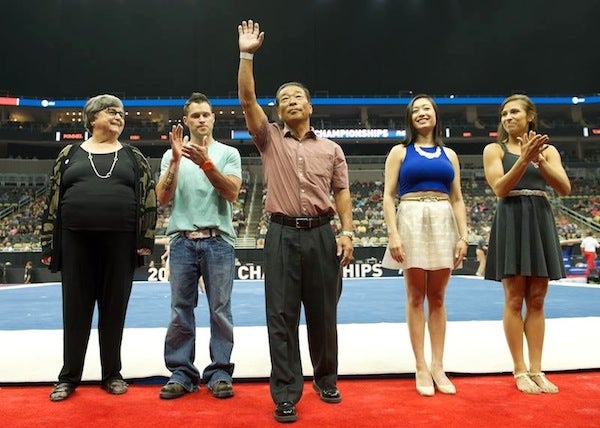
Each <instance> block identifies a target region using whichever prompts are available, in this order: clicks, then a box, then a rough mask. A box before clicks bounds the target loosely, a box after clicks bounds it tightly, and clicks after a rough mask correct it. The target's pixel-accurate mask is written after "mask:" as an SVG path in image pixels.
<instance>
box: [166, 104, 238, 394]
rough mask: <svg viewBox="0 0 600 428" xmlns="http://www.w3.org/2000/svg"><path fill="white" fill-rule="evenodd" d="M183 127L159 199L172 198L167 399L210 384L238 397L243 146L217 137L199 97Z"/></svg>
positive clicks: (176, 133) (186, 110)
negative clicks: (234, 300) (199, 322)
mask: <svg viewBox="0 0 600 428" xmlns="http://www.w3.org/2000/svg"><path fill="white" fill-rule="evenodd" d="M183 114H184V115H183V122H184V123H185V125H186V126H187V127H188V129H189V131H190V136H189V138H188V137H187V136H186V137H183V126H182V125H181V124H179V125H177V126H173V129H172V131H171V132H170V133H169V137H170V141H171V149H170V150H167V152H166V153H165V154H164V155H163V158H162V161H161V176H160V179H159V182H158V185H157V186H156V187H157V189H156V194H157V197H158V201H159V202H160V204H161V205H166V204H168V203H169V202H171V201H172V203H173V206H172V210H171V218H170V221H169V226H168V228H167V233H168V234H169V235H170V238H171V239H170V244H169V270H170V282H171V322H170V324H169V327H168V329H167V337H166V339H165V363H166V366H167V368H168V369H169V370H170V371H171V373H172V375H171V378H170V379H169V381H168V382H167V384H166V385H164V386H163V387H162V388H161V390H160V394H159V395H160V397H161V398H165V399H169V398H178V397H181V396H183V395H185V394H186V393H188V392H193V391H196V390H197V389H198V387H199V386H200V384H201V383H204V384H205V385H206V386H207V387H208V389H209V390H210V391H211V393H212V394H213V396H215V397H217V398H228V397H232V396H233V387H232V375H233V368H234V365H233V363H231V361H230V359H231V351H232V349H233V318H232V315H231V290H232V288H233V279H234V276H235V250H234V244H235V230H234V228H233V206H232V203H233V201H235V199H236V198H237V196H238V193H239V191H240V187H241V184H242V167H241V158H240V154H239V152H238V150H237V149H235V148H233V147H229V146H227V145H225V144H222V143H220V142H218V141H216V140H214V139H213V136H212V131H213V127H214V123H215V114H214V113H213V111H212V106H211V104H210V101H209V100H208V98H207V97H206V96H205V95H203V94H200V93H197V92H195V93H193V94H192V96H191V97H190V99H188V100H187V102H186V103H185V105H184V107H183ZM200 277H202V278H203V280H204V286H205V289H206V297H207V299H208V308H209V312H210V331H211V338H210V344H209V347H210V356H211V363H210V364H209V365H208V366H207V367H206V368H205V369H204V371H203V373H202V376H200V372H199V370H198V369H197V368H196V366H195V365H194V356H195V349H196V323H195V317H194V309H195V307H196V306H197V302H198V280H199V279H200Z"/></svg>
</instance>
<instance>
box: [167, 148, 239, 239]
mask: <svg viewBox="0 0 600 428" xmlns="http://www.w3.org/2000/svg"><path fill="white" fill-rule="evenodd" d="M172 156H173V152H172V150H171V149H169V150H167V152H166V153H165V154H164V155H163V157H162V160H161V163H160V173H161V175H162V174H164V173H165V171H166V170H167V169H168V168H169V163H170V161H171V158H172ZM208 156H209V157H210V159H211V160H212V161H213V163H214V164H215V167H216V168H217V169H218V170H219V171H221V173H222V174H223V175H234V176H236V177H238V178H240V179H241V178H242V160H241V157H240V153H239V152H238V150H237V149H236V148H234V147H230V146H227V145H225V144H223V143H220V142H218V141H213V142H212V143H211V144H210V145H209V146H208ZM204 228H216V229H219V231H220V232H221V237H222V238H223V239H224V240H225V241H227V242H228V243H230V244H231V245H232V246H234V245H235V230H234V229H233V204H232V203H231V202H229V201H227V200H226V199H225V198H223V197H221V196H220V195H219V193H218V192H217V191H216V189H215V188H214V187H213V185H212V184H211V182H210V181H209V180H208V178H207V177H206V174H205V173H204V171H202V169H200V167H199V166H198V165H196V164H195V163H193V162H192V161H191V160H189V159H187V158H182V159H181V164H180V165H179V171H178V176H177V188H176V189H175V196H174V197H173V207H172V210H171V218H170V220H169V226H168V227H167V234H169V235H171V234H174V233H177V232H181V231H186V230H196V229H204Z"/></svg>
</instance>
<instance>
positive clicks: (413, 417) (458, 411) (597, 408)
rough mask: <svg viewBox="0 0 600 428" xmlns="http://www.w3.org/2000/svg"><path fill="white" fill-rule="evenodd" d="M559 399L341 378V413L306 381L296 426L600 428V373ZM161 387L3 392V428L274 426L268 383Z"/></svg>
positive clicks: (474, 383) (458, 381)
mask: <svg viewBox="0 0 600 428" xmlns="http://www.w3.org/2000/svg"><path fill="white" fill-rule="evenodd" d="M548 377H549V378H550V379H551V380H552V381H554V382H555V383H556V384H557V385H558V386H559V388H560V393H558V394H555V395H550V394H542V395H537V396H533V395H526V394H522V393H520V392H518V391H517V389H516V388H515V387H514V382H513V380H512V376H509V375H503V376H477V377H472V376H456V377H454V382H455V385H456V387H457V390H458V393H457V395H455V396H446V395H443V394H439V393H437V394H436V395H435V397H420V396H419V395H417V393H416V391H415V389H414V381H413V380H412V379H406V378H401V379H398V378H395V379H381V378H379V379H354V380H349V379H343V380H340V381H339V387H340V390H341V392H342V395H343V401H342V403H340V404H337V405H334V404H326V403H323V402H321V401H320V400H319V399H318V397H317V395H316V393H314V392H313V390H312V388H311V384H310V382H307V383H306V384H305V389H304V396H303V398H302V400H301V401H300V403H298V405H297V409H298V413H299V420H298V422H297V423H296V424H293V426H294V427H303V426H305V427H314V426H332V427H396V426H403V427H405V426H423V427H461V428H464V427H509V426H515V427H517V426H518V427H539V426H545V427H590V426H600V372H573V373H560V374H550V375H549V376H548ZM159 389H160V385H143V384H132V385H130V387H129V391H128V393H127V394H125V395H122V396H111V395H109V394H107V393H106V392H104V391H103V390H101V389H100V388H99V387H98V386H97V385H83V386H80V387H79V388H78V389H77V391H76V392H75V393H74V394H73V395H72V396H71V397H70V398H69V399H68V400H66V401H64V402H60V403H53V402H51V401H49V400H48V394H49V393H50V390H51V387H50V386H4V387H1V388H0V421H1V423H2V426H4V427H11V428H12V427H15V428H17V427H38V426H43V427H51V426H71V427H84V426H85V427H90V428H95V427H116V428H119V427H159V426H170V427H178V426H191V427H196V426H197V427H268V426H272V427H274V426H282V424H278V423H277V422H275V421H274V420H273V418H272V411H273V404H272V402H271V397H270V395H269V387H268V384H267V383H266V382H247V383H241V382H238V383H236V384H235V393H236V395H235V397H234V398H231V399H226V400H218V399H215V398H213V397H212V396H210V394H209V393H208V391H207V390H206V388H204V387H203V388H202V389H201V390H200V391H199V392H197V393H193V394H189V395H186V396H184V397H182V398H179V399H176V400H161V399H159V398H158V391H159Z"/></svg>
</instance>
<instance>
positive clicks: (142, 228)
mask: <svg viewBox="0 0 600 428" xmlns="http://www.w3.org/2000/svg"><path fill="white" fill-rule="evenodd" d="M83 118H84V122H85V126H86V129H88V131H90V133H91V134H92V135H91V137H90V138H89V139H88V140H86V141H84V142H83V143H81V144H79V143H78V144H73V145H69V146H67V147H65V148H64V149H63V150H62V151H61V152H60V154H59V155H58V157H57V159H56V162H55V165H54V168H53V171H52V176H51V181H50V186H49V191H48V199H47V206H46V209H45V211H44V217H43V226H42V237H41V238H42V251H43V255H42V262H43V263H44V264H46V265H48V266H49V267H50V269H51V270H52V271H53V272H56V271H61V272H62V296H63V326H64V344H63V347H64V348H63V352H64V362H63V367H62V370H61V372H60V374H59V376H58V383H57V384H56V385H55V387H54V389H53V390H52V392H51V394H50V400H52V401H62V400H64V399H66V398H68V397H69V395H71V394H72V393H73V392H74V391H75V388H76V387H77V385H78V384H79V383H80V381H81V375H82V372H83V363H84V359H85V353H86V349H87V345H88V340H89V334H90V329H91V323H92V315H93V312H94V305H95V304H96V302H97V303H98V335H99V345H100V362H101V366H102V383H101V384H102V388H103V389H105V390H106V391H107V392H109V393H110V394H124V393H125V392H127V384H126V383H125V381H124V380H123V377H122V376H121V341H122V337H123V327H124V323H125V312H126V310H127V304H128V301H129V295H130V293H131V287H132V281H133V274H134V270H135V268H136V266H139V265H141V264H142V263H143V256H145V255H149V254H151V251H152V248H153V246H154V227H155V224H156V193H155V189H154V185H155V183H154V179H153V175H152V171H151V169H150V165H149V164H148V162H147V160H146V159H145V158H144V156H143V155H142V153H141V152H140V151H139V150H138V149H136V148H135V147H131V146H129V145H127V144H125V143H121V142H120V141H119V136H120V135H121V133H122V132H123V127H124V126H125V112H124V110H123V103H122V102H121V100H120V99H118V98H117V97H115V96H112V95H98V96H96V97H93V98H91V99H90V100H88V102H87V103H86V105H85V107H84V108H83Z"/></svg>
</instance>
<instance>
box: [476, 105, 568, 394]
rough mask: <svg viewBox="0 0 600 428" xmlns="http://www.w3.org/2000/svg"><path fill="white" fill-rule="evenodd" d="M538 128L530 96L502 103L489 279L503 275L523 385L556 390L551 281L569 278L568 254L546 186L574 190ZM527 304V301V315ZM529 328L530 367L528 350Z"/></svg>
mask: <svg viewBox="0 0 600 428" xmlns="http://www.w3.org/2000/svg"><path fill="white" fill-rule="evenodd" d="M548 141H549V140H548V136H547V135H542V134H538V133H537V113H536V109H535V106H534V104H533V103H532V102H531V100H530V99H529V98H528V97H526V96H525V95H520V94H515V95H512V96H510V97H508V98H507V99H506V100H504V102H503V103H502V105H501V106H500V124H499V126H498V140H497V142H494V143H491V144H488V145H487V146H486V148H485V149H484V151H483V167H484V170H485V178H486V180H487V182H488V184H489V185H490V187H491V188H492V190H493V191H494V193H495V194H496V196H497V197H498V202H497V204H496V213H495V214H494V219H493V221H492V229H491V233H490V243H489V246H488V256H487V264H486V268H485V278H486V279H491V280H495V281H502V285H503V287H504V315H503V323H504V333H505V335H506V340H507V342H508V347H509V349H510V353H511V355H512V359H513V365H514V375H515V381H516V384H517V388H518V389H519V391H522V392H525V393H528V394H539V393H540V392H546V393H556V392H558V388H557V387H556V385H554V384H552V383H551V382H550V381H548V380H547V379H546V377H545V375H544V373H543V372H542V367H541V365H542V348H543V344H544V325H545V317H544V300H545V297H546V292H547V291H548V282H549V280H550V279H558V278H562V277H564V276H565V269H564V265H563V261H562V252H561V248H560V242H559V240H558V234H557V232H556V225H555V219H554V215H553V214H552V208H551V206H550V203H549V202H548V198H547V195H546V192H545V190H546V186H550V187H552V188H553V189H554V190H555V191H556V192H557V193H558V194H559V195H567V194H568V193H569V192H570V191H571V184H570V182H569V177H568V176H567V173H566V172H565V169H564V168H563V166H562V162H561V158H560V154H559V153H558V150H557V149H556V148H555V147H553V146H551V145H549V144H548ZM523 303H525V306H526V308H527V309H526V312H525V316H524V317H523V315H522V309H523ZM523 334H525V337H526V339H527V348H528V351H529V371H528V370H527V364H526V363H525V359H524V355H523Z"/></svg>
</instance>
